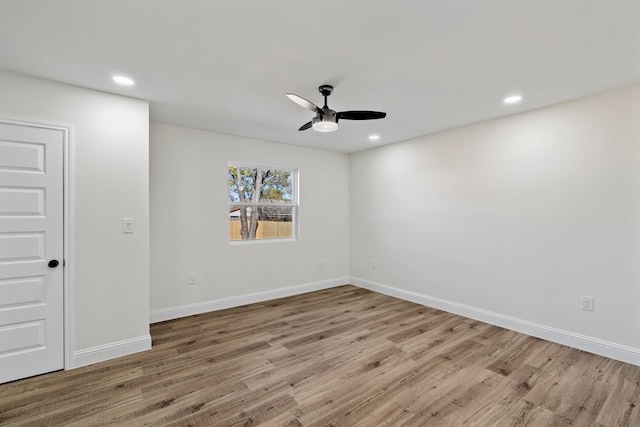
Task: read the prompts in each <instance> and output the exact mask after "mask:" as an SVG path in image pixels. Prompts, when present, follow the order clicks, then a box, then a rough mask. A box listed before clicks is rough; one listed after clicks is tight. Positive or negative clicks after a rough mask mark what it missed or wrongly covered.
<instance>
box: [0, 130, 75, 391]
mask: <svg viewBox="0 0 640 427" xmlns="http://www.w3.org/2000/svg"><path fill="white" fill-rule="evenodd" d="M65 137H66V134H65V131H64V130H61V129H55V128H47V127H42V126H37V125H29V124H22V123H11V122H5V121H0V383H4V382H7V381H13V380H16V379H19V378H25V377H29V376H33V375H38V374H42V373H45V372H51V371H55V370H58V369H63V368H64V327H63V320H64V315H63V300H64V292H63V268H62V267H63V266H62V263H63V259H62V257H63V225H64V220H63V206H64V204H63V188H64V186H63V179H64V176H63V150H64V140H65ZM56 262H57V263H58V265H56Z"/></svg>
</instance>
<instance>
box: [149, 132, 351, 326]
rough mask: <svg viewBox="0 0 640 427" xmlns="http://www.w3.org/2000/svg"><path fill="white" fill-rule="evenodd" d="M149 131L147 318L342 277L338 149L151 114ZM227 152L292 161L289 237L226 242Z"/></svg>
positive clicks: (344, 177) (344, 189)
mask: <svg viewBox="0 0 640 427" xmlns="http://www.w3.org/2000/svg"><path fill="white" fill-rule="evenodd" d="M150 131H151V133H150V141H151V142H150V158H151V170H150V178H151V310H152V313H156V314H157V315H158V316H159V317H156V320H158V319H164V318H170V317H174V315H172V314H167V313H168V312H169V311H170V310H171V309H173V308H176V307H184V306H188V305H192V304H203V303H204V304H206V303H209V302H213V301H220V300H223V299H229V298H231V299H233V298H234V297H238V296H242V295H248V294H256V293H266V294H263V295H262V296H261V297H260V298H263V299H266V298H267V296H265V295H268V296H270V297H273V296H276V295H277V294H275V293H273V291H274V290H277V289H281V288H287V287H294V286H302V287H304V286H306V285H310V284H326V285H330V284H331V283H334V284H335V283H337V282H339V283H340V284H344V283H346V280H348V279H347V277H348V275H349V214H348V211H349V200H348V196H349V192H348V179H349V172H348V171H349V160H348V155H346V154H343V153H335V152H330V151H324V150H316V149H310V148H303V147H297V146H292V145H284V144H277V143H273V142H267V141H259V140H253V139H248V138H241V137H235V136H229V135H223V134H219V133H214V132H206V131H200V130H194V129H188V128H181V127H176V126H170V125H166V124H159V123H152V124H151V128H150ZM229 161H240V162H249V163H254V164H265V165H273V166H280V167H290V168H297V169H299V174H300V210H299V227H300V228H299V231H300V235H299V239H298V240H296V241H293V242H260V243H253V244H232V245H230V244H229V242H228V240H229V225H228V205H227V203H228V202H227V197H228V196H227V194H228V189H227V163H228V162H229ZM319 258H321V259H323V260H324V268H322V269H320V268H318V259H319ZM189 273H195V274H196V278H197V284H196V285H194V286H189V285H188V284H187V277H188V274H189ZM336 281H337V282H336ZM260 298H259V299H260ZM235 301H236V302H240V301H243V300H237V299H236V300H235ZM215 307H216V305H215V304H213V305H209V306H207V309H213V308H215ZM200 311H204V310H200ZM188 313H190V312H189V311H188V310H187V311H181V312H180V313H178V314H179V315H184V314H188ZM152 318H153V316H152Z"/></svg>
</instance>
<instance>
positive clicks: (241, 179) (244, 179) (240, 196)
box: [227, 165, 294, 203]
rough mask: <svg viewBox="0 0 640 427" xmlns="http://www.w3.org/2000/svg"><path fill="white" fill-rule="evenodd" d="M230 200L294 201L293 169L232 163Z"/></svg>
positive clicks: (229, 174) (229, 182) (229, 181)
mask: <svg viewBox="0 0 640 427" xmlns="http://www.w3.org/2000/svg"><path fill="white" fill-rule="evenodd" d="M227 178H228V186H229V202H231V203H233V202H253V203H293V202H294V200H293V171H290V170H278V169H269V168H255V167H248V166H240V165H232V166H229V169H228V174H227Z"/></svg>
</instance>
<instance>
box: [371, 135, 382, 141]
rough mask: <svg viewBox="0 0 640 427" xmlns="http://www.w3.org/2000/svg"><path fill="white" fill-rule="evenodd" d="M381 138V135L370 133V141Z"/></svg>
mask: <svg viewBox="0 0 640 427" xmlns="http://www.w3.org/2000/svg"><path fill="white" fill-rule="evenodd" d="M379 139H380V135H369V141H377V140H379Z"/></svg>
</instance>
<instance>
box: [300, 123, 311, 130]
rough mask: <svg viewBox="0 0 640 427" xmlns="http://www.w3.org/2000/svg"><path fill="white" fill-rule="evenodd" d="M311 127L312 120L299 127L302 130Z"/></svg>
mask: <svg viewBox="0 0 640 427" xmlns="http://www.w3.org/2000/svg"><path fill="white" fill-rule="evenodd" d="M310 127H311V122H309V123H305V124H303V125H302V126H300V129H298V130H299V131H300V130H307V129H309V128H310Z"/></svg>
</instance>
